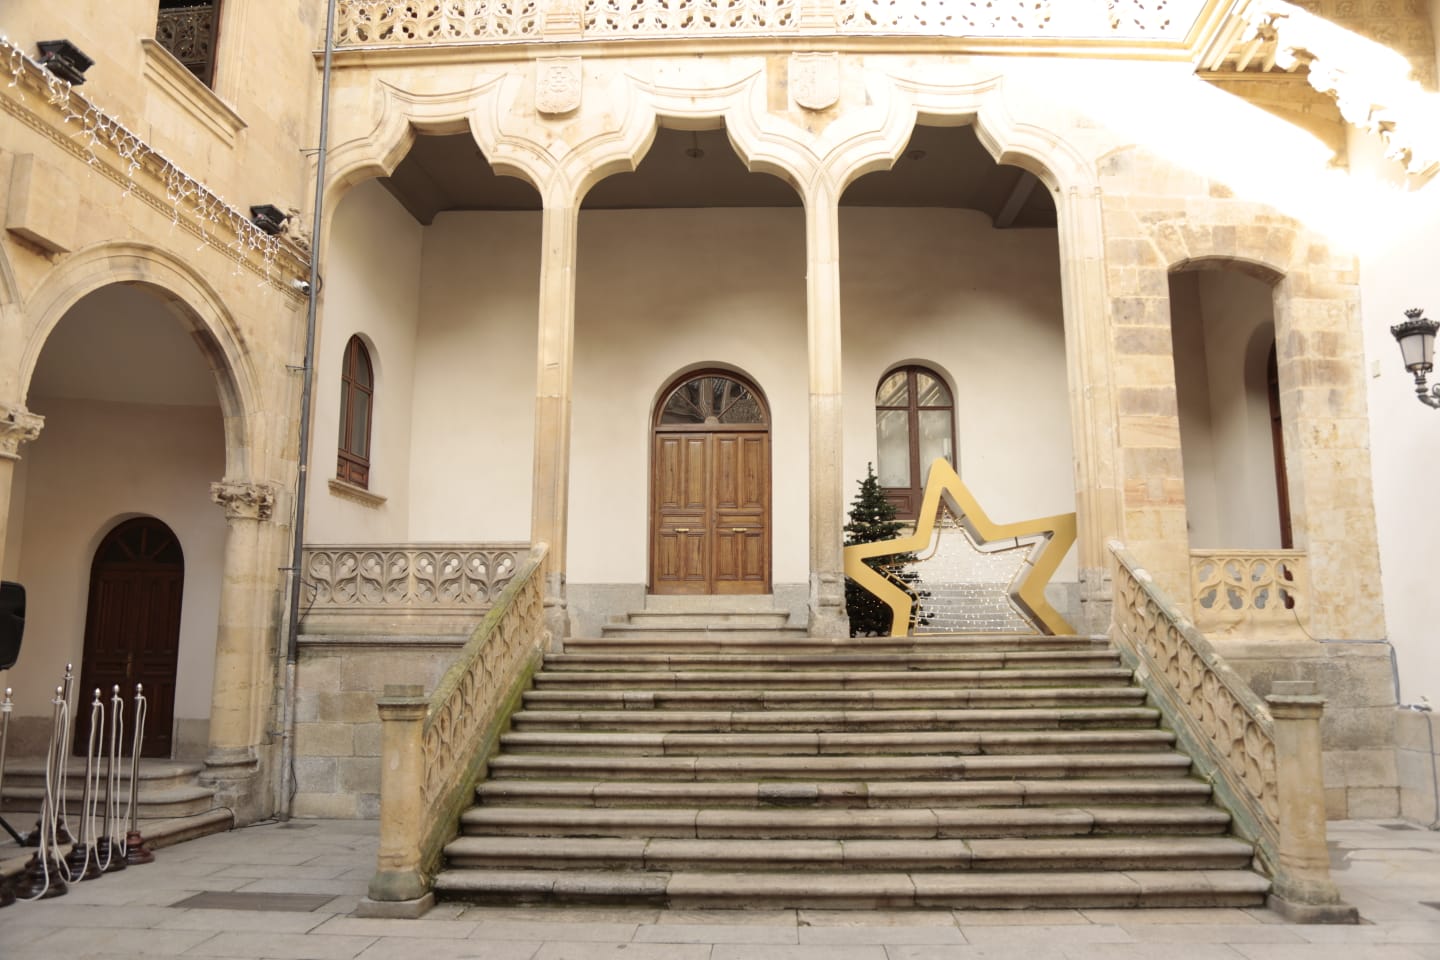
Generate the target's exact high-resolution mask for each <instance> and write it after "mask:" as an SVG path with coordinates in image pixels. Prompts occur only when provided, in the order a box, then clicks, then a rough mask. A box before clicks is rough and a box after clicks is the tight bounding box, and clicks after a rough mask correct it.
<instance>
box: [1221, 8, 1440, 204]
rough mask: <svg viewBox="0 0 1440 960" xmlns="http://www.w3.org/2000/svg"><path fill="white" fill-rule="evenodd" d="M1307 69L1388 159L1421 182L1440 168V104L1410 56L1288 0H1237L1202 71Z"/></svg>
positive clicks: (1307, 74)
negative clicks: (1377, 139)
mask: <svg viewBox="0 0 1440 960" xmlns="http://www.w3.org/2000/svg"><path fill="white" fill-rule="evenodd" d="M1227 63H1228V64H1230V65H1231V67H1232V68H1233V69H1235V70H1237V71H1244V70H1246V69H1247V68H1258V69H1260V70H1261V71H1266V72H1268V71H1270V70H1272V69H1277V68H1278V69H1279V70H1282V71H1286V72H1294V71H1299V70H1301V69H1302V68H1303V69H1304V71H1305V73H1304V76H1305V78H1306V79H1307V80H1308V81H1309V83H1310V86H1312V87H1314V88H1315V89H1316V90H1318V91H1319V92H1320V93H1323V94H1325V95H1327V96H1329V97H1331V98H1333V99H1334V100H1335V104H1336V106H1337V107H1339V109H1340V114H1341V116H1342V117H1344V118H1345V121H1346V122H1347V123H1349V124H1351V125H1352V126H1355V127H1358V128H1359V129H1361V130H1364V131H1366V132H1368V133H1374V134H1377V135H1378V136H1379V137H1380V138H1381V139H1382V140H1383V141H1384V143H1385V155H1386V156H1387V157H1388V158H1390V159H1392V160H1396V161H1398V162H1400V163H1402V164H1404V165H1405V169H1406V170H1407V171H1408V172H1409V173H1411V174H1415V175H1417V176H1421V177H1428V176H1430V175H1432V174H1433V173H1435V171H1436V170H1437V169H1440V97H1437V95H1436V94H1434V93H1430V92H1428V91H1426V90H1425V89H1424V88H1423V87H1422V86H1421V85H1420V84H1419V83H1417V82H1416V81H1415V80H1414V79H1412V77H1411V66H1410V63H1409V61H1407V60H1406V59H1405V58H1404V57H1403V56H1401V55H1400V54H1398V53H1396V52H1395V51H1393V50H1391V49H1389V48H1388V47H1386V46H1385V45H1384V44H1381V43H1377V42H1375V41H1374V40H1370V39H1368V38H1366V37H1362V36H1360V35H1359V34H1356V33H1354V32H1352V31H1350V30H1347V29H1345V28H1344V27H1341V26H1339V25H1337V24H1334V23H1331V22H1330V21H1328V20H1326V19H1324V18H1323V17H1319V16H1316V15H1315V14H1313V13H1310V12H1309V11H1308V10H1304V9H1302V8H1300V7H1298V6H1296V5H1294V4H1292V3H1287V2H1286V0H1235V2H1234V3H1233V4H1232V5H1231V8H1230V11H1229V14H1228V17H1227V21H1226V23H1225V25H1224V26H1223V27H1222V28H1221V29H1220V30H1219V31H1218V32H1217V33H1216V34H1215V36H1214V38H1213V39H1212V41H1211V42H1210V44H1209V45H1208V46H1207V47H1206V48H1205V49H1204V50H1203V51H1202V52H1201V54H1200V57H1199V66H1200V68H1201V69H1202V70H1216V69H1219V68H1220V67H1221V66H1222V65H1225V64H1227Z"/></svg>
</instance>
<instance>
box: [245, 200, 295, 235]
mask: <svg viewBox="0 0 1440 960" xmlns="http://www.w3.org/2000/svg"><path fill="white" fill-rule="evenodd" d="M289 219H290V217H289V216H287V215H286V214H285V213H284V212H283V211H281V209H280V208H279V207H277V206H275V205H274V204H273V203H265V204H256V205H255V206H253V207H251V208H250V222H251V223H253V224H255V226H257V227H259V228H260V230H261V232H262V233H268V234H269V235H270V236H272V237H274V236H279V234H280V231H281V230H282V229H284V227H285V221H286V220H289Z"/></svg>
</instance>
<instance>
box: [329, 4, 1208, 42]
mask: <svg viewBox="0 0 1440 960" xmlns="http://www.w3.org/2000/svg"><path fill="white" fill-rule="evenodd" d="M1206 6H1207V3H1206V0H928V2H919V0H420V2H409V3H404V2H394V0H340V2H339V6H338V7H337V9H336V25H335V26H336V30H335V36H336V41H335V43H336V46H337V47H340V48H342V49H343V48H356V47H416V46H427V45H435V44H463V43H517V42H526V41H546V42H553V41H555V40H621V39H624V40H629V39H676V38H700V37H708V38H726V37H756V36H773V37H784V36H799V35H805V36H815V35H827V34H829V35H837V36H902V37H903V36H919V37H957V38H958V37H974V38H993V39H1013V40H1045V39H1051V40H1061V41H1064V40H1097V39H1098V40H1125V41H1147V40H1149V41H1154V40H1162V41H1172V42H1173V41H1179V40H1184V39H1185V37H1186V35H1187V33H1188V32H1189V31H1190V28H1191V27H1192V26H1193V25H1194V24H1195V22H1196V19H1197V18H1198V17H1199V15H1200V13H1201V12H1202V10H1203V9H1204V8H1205V7H1206Z"/></svg>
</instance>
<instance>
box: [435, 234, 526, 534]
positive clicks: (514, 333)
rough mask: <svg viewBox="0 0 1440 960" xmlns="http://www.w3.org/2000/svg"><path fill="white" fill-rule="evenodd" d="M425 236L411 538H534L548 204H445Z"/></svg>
mask: <svg viewBox="0 0 1440 960" xmlns="http://www.w3.org/2000/svg"><path fill="white" fill-rule="evenodd" d="M423 248H424V260H423V263H422V266H421V283H420V313H419V332H418V334H417V338H416V344H415V370H416V375H415V388H414V396H415V399H414V407H413V410H414V414H413V415H414V420H413V423H412V425H411V437H410V445H411V446H410V459H411V468H410V469H411V474H410V524H409V526H410V538H411V539H412V540H415V541H418V542H427V541H436V540H439V541H457V540H459V541H475V540H528V539H529V538H530V496H531V482H530V481H531V473H532V470H531V464H532V461H533V458H534V449H535V437H534V428H535V350H536V331H537V317H538V311H539V298H540V214H539V213H535V212H490V213H476V212H471V213H465V212H454V213H442V214H440V215H439V216H438V217H436V218H435V222H434V223H433V224H432V225H431V226H429V227H427V228H426V229H425V236H424V245H423Z"/></svg>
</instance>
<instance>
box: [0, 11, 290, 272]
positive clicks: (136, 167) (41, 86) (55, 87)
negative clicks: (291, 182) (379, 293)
mask: <svg viewBox="0 0 1440 960" xmlns="http://www.w3.org/2000/svg"><path fill="white" fill-rule="evenodd" d="M0 70H3V72H4V73H6V74H9V79H8V81H5V80H4V79H3V78H0V111H3V112H4V113H6V114H9V115H10V116H13V117H14V118H15V119H16V120H18V121H19V122H21V123H24V124H25V125H26V126H28V127H30V128H31V129H33V130H35V131H36V132H37V133H39V134H41V135H42V136H44V137H46V138H47V139H49V140H50V141H52V142H53V143H54V144H55V145H56V147H58V148H59V149H61V150H64V151H65V152H67V153H69V154H70V155H72V156H73V157H75V158H77V159H79V160H81V161H83V162H84V163H86V164H88V165H89V166H90V167H91V168H92V169H94V170H96V171H97V172H99V173H100V174H101V175H103V176H105V177H106V178H107V179H109V180H111V181H112V182H114V183H115V184H117V185H118V186H120V187H121V188H122V189H123V190H124V191H125V193H126V195H127V196H130V197H133V198H135V199H136V200H138V201H140V202H142V203H145V204H147V205H148V206H150V207H152V208H153V209H155V210H157V211H159V212H160V213H162V214H164V215H165V216H168V217H170V218H172V219H173V221H174V223H175V224H176V226H177V227H178V228H179V229H182V230H185V231H187V232H188V233H190V234H192V235H193V236H195V237H196V238H197V239H198V240H199V241H200V242H201V243H203V244H205V245H206V246H209V247H210V248H212V249H214V250H216V251H218V252H219V253H221V254H222V255H223V256H225V257H226V258H227V259H230V260H232V261H234V262H235V263H237V264H239V265H240V266H242V267H244V268H245V269H247V270H249V271H250V272H251V273H254V274H255V275H256V276H258V277H260V278H261V279H262V280H264V281H266V282H268V283H269V284H270V285H271V286H272V287H274V288H275V289H277V290H279V291H281V292H282V293H284V294H285V295H286V296H289V297H291V298H292V299H296V300H299V299H303V297H302V295H301V294H300V292H299V291H298V290H296V289H295V287H294V284H293V282H292V281H294V280H297V279H302V278H305V277H308V275H309V269H310V266H309V258H308V254H306V253H305V252H304V251H303V250H302V249H301V248H299V247H297V246H295V245H294V244H292V243H290V242H288V241H286V240H283V239H281V238H278V237H271V236H268V235H266V234H265V233H263V232H261V231H260V230H259V229H258V228H256V227H255V225H254V224H252V223H251V222H250V219H249V218H248V217H247V216H246V215H245V214H243V213H242V212H241V211H240V210H238V209H236V208H235V207H233V206H231V205H230V204H228V203H226V202H225V201H224V200H222V199H221V198H220V197H219V196H217V195H216V194H215V193H213V192H212V191H211V190H210V189H209V188H208V187H206V186H205V185H204V184H203V183H202V182H201V181H199V180H197V179H196V178H195V177H193V176H191V175H190V174H188V173H186V172H185V171H184V170H182V169H180V167H179V166H177V165H176V164H175V163H173V162H172V161H171V160H170V159H169V158H167V157H166V156H165V155H164V154H162V153H160V151H158V150H156V149H155V148H154V147H152V146H150V145H149V144H148V143H146V142H145V141H144V140H143V139H142V138H141V137H140V136H139V135H138V134H136V133H135V132H134V131H132V130H131V129H130V128H129V127H127V126H125V125H124V124H123V123H121V122H120V121H119V120H118V119H116V118H115V117H113V116H111V115H110V114H108V113H106V112H105V111H104V110H102V109H101V108H100V107H98V106H96V105H95V104H94V103H93V102H91V101H90V100H89V99H88V98H87V97H86V96H85V95H84V94H81V93H80V92H78V91H77V90H76V89H75V88H74V87H72V86H71V85H70V84H69V83H67V82H66V81H64V80H61V79H60V78H59V77H56V76H55V75H53V74H51V73H50V72H49V71H47V70H46V69H45V68H44V67H42V66H40V65H39V64H38V63H36V62H35V61H34V60H33V59H32V58H31V57H29V56H28V55H26V53H25V52H24V51H23V50H22V49H20V48H19V47H18V46H16V45H15V44H14V43H12V42H11V41H10V40H9V39H7V38H5V37H0Z"/></svg>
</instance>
